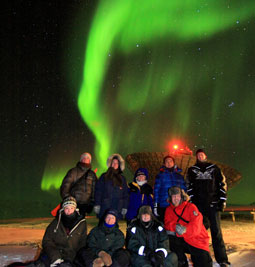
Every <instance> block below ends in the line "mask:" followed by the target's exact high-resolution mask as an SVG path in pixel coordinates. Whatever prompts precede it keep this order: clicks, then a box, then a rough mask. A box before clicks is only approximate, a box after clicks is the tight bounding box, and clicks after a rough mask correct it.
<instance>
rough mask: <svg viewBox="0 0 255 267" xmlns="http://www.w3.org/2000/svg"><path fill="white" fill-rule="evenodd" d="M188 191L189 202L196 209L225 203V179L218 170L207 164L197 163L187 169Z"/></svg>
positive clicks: (214, 166)
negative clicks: (195, 206) (194, 205)
mask: <svg viewBox="0 0 255 267" xmlns="http://www.w3.org/2000/svg"><path fill="white" fill-rule="evenodd" d="M187 183H188V190H187V193H188V194H189V196H190V199H191V202H193V203H194V204H196V205H197V206H198V207H201V206H202V207H208V206H209V205H216V206H217V205H221V203H222V202H226V200H227V197H226V190H227V184H226V178H225V176H224V175H223V174H222V172H221V170H220V168H219V167H218V166H217V165H215V164H212V163H209V162H197V163H196V164H195V165H193V166H192V167H190V168H189V169H188V174H187Z"/></svg>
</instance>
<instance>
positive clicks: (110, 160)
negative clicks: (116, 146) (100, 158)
mask: <svg viewBox="0 0 255 267" xmlns="http://www.w3.org/2000/svg"><path fill="white" fill-rule="evenodd" d="M113 158H117V159H118V161H119V163H120V166H119V167H120V169H121V171H124V170H125V160H124V159H123V158H122V156H121V155H120V154H112V155H111V156H110V157H109V158H108V159H107V162H106V164H107V167H108V168H109V167H111V163H112V160H113Z"/></svg>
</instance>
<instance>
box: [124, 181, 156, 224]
mask: <svg viewBox="0 0 255 267" xmlns="http://www.w3.org/2000/svg"><path fill="white" fill-rule="evenodd" d="M128 186H129V188H128V193H129V204H128V211H127V214H126V219H127V220H130V221H131V220H132V219H134V218H135V217H136V216H137V213H138V210H139V208H140V207H141V206H144V205H149V206H151V207H152V208H153V194H152V193H153V190H152V187H151V186H150V185H149V184H147V183H146V184H144V185H142V186H139V185H138V184H137V183H136V182H132V183H129V185H128Z"/></svg>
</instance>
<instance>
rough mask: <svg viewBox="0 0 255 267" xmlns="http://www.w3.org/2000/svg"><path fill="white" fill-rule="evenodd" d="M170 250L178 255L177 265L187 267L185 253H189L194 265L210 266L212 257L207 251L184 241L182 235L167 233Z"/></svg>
mask: <svg viewBox="0 0 255 267" xmlns="http://www.w3.org/2000/svg"><path fill="white" fill-rule="evenodd" d="M169 243H170V250H171V251H173V252H175V253H176V254H177V257H178V267H188V266H189V265H188V261H187V257H186V255H185V253H187V254H190V255H191V260H192V262H193V265H194V267H212V258H211V256H210V254H209V252H208V251H206V250H203V249H200V248H196V247H193V246H191V245H189V244H188V243H187V242H185V241H184V239H183V238H182V237H177V236H171V235H169Z"/></svg>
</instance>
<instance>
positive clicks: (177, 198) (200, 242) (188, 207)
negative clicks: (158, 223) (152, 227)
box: [165, 186, 212, 267]
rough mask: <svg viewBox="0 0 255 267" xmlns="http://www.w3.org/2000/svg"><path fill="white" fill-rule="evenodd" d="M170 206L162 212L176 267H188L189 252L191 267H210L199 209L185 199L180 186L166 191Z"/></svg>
mask: <svg viewBox="0 0 255 267" xmlns="http://www.w3.org/2000/svg"><path fill="white" fill-rule="evenodd" d="M168 195H169V199H168V201H169V202H170V206H168V207H167V209H166V212H165V229H166V230H167V234H168V235H169V242H170V249H171V250H172V251H174V252H175V253H176V254H177V256H178V263H179V264H178V266H179V267H188V261H187V258H186V255H185V253H188V254H191V259H192V262H193V265H194V267H211V266H212V259H211V256H210V254H209V235H208V233H207V231H206V229H205V227H204V225H203V216H202V214H201V213H200V212H199V210H198V208H197V207H196V206H195V205H194V204H192V203H190V202H188V199H189V196H188V195H187V194H186V193H185V192H184V190H182V189H181V188H180V187H177V186H173V187H171V188H169V190H168Z"/></svg>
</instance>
